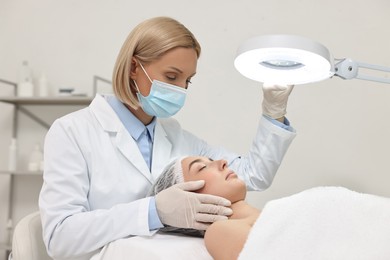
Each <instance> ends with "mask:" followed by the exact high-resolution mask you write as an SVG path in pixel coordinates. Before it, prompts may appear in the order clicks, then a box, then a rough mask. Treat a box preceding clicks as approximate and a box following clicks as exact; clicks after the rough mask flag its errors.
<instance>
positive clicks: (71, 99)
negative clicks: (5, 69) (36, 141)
mask: <svg viewBox="0 0 390 260" xmlns="http://www.w3.org/2000/svg"><path fill="white" fill-rule="evenodd" d="M2 82H3V83H4V81H2ZM92 99H93V98H92V97H85V96H58V97H16V96H10V97H0V103H8V104H10V105H13V106H14V107H15V109H14V116H13V128H12V131H13V134H12V137H14V138H16V137H17V132H18V131H17V130H18V114H19V113H23V114H25V115H27V116H28V117H30V118H31V119H32V120H34V121H35V122H36V123H38V124H40V125H41V126H43V127H44V128H46V129H49V127H50V125H49V124H48V123H46V122H45V121H44V120H42V119H41V118H40V117H39V116H38V115H35V114H34V113H32V112H31V111H30V110H29V109H28V107H26V106H88V105H89V104H90V103H91V101H92ZM0 175H9V176H10V184H9V201H8V225H7V228H8V240H9V241H7V242H5V243H0V250H4V251H5V252H6V255H8V254H9V253H10V252H11V249H12V231H13V226H14V225H13V223H12V221H13V216H12V211H13V206H12V202H13V190H14V181H15V180H14V179H15V176H18V177H19V176H20V177H26V176H42V172H41V171H36V172H30V171H19V170H17V171H7V170H0Z"/></svg>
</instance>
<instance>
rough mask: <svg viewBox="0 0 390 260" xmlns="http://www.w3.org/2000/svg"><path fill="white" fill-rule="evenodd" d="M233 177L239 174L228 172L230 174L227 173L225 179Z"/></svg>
mask: <svg viewBox="0 0 390 260" xmlns="http://www.w3.org/2000/svg"><path fill="white" fill-rule="evenodd" d="M231 178H237V175H236V174H235V173H234V172H228V174H226V177H225V180H228V179H231Z"/></svg>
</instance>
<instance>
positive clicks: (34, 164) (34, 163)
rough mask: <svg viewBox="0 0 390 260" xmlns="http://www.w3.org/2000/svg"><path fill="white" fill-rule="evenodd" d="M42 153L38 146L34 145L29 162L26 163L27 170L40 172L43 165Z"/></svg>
mask: <svg viewBox="0 0 390 260" xmlns="http://www.w3.org/2000/svg"><path fill="white" fill-rule="evenodd" d="M42 162H43V153H42V150H41V147H40V146H39V144H36V145H35V147H34V150H33V151H32V153H31V155H30V160H29V162H28V167H27V168H28V170H29V171H32V172H36V171H39V170H41V168H42V165H43V163H42Z"/></svg>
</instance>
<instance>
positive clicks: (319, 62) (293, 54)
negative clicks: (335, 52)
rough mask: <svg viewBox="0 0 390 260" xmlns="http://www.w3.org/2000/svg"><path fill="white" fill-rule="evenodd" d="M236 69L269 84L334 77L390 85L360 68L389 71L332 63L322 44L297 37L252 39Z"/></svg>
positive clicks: (243, 46)
mask: <svg viewBox="0 0 390 260" xmlns="http://www.w3.org/2000/svg"><path fill="white" fill-rule="evenodd" d="M234 65H235V67H236V69H237V70H238V71H239V72H240V73H241V74H242V75H243V76H245V77H247V78H250V79H252V80H255V81H260V82H263V83H264V82H265V83H269V84H287V85H299V84H305V83H311V82H317V81H321V80H324V79H327V78H330V77H332V76H338V77H340V78H342V79H354V78H356V79H362V80H368V81H375V82H381V83H388V84H390V78H389V77H388V76H383V77H380V76H379V77H378V76H372V75H369V74H361V73H359V68H364V69H368V70H374V71H384V72H390V68H388V67H384V66H380V65H373V64H368V63H362V62H356V61H353V60H351V59H349V58H344V59H333V58H332V57H331V55H330V53H329V51H328V49H327V48H326V47H325V46H323V45H322V44H320V43H318V42H315V41H313V40H310V39H308V38H305V37H301V36H296V35H284V34H276V35H264V36H258V37H254V38H251V39H249V40H247V41H245V42H244V43H243V44H241V46H240V47H239V49H238V53H237V57H236V59H235V60H234Z"/></svg>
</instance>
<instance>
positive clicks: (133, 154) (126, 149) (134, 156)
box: [115, 127, 152, 182]
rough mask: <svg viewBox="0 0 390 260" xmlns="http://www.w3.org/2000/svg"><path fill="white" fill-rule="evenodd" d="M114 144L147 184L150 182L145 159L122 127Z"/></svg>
mask: <svg viewBox="0 0 390 260" xmlns="http://www.w3.org/2000/svg"><path fill="white" fill-rule="evenodd" d="M115 143H116V146H117V147H118V149H119V151H120V152H121V153H122V154H123V155H124V156H125V157H126V158H127V160H129V161H130V162H131V163H132V164H134V166H135V167H136V168H137V169H138V170H139V171H140V172H141V173H142V174H143V175H144V176H145V177H146V178H147V179H148V180H149V182H152V178H151V174H150V171H149V167H148V166H147V165H146V162H145V159H144V158H143V157H142V154H141V152H140V150H139V148H138V146H137V143H136V142H135V141H134V139H133V138H132V137H131V136H130V134H129V133H128V132H127V130H126V129H125V128H124V127H123V128H122V129H121V130H120V131H118V133H117V136H116V139H115Z"/></svg>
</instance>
